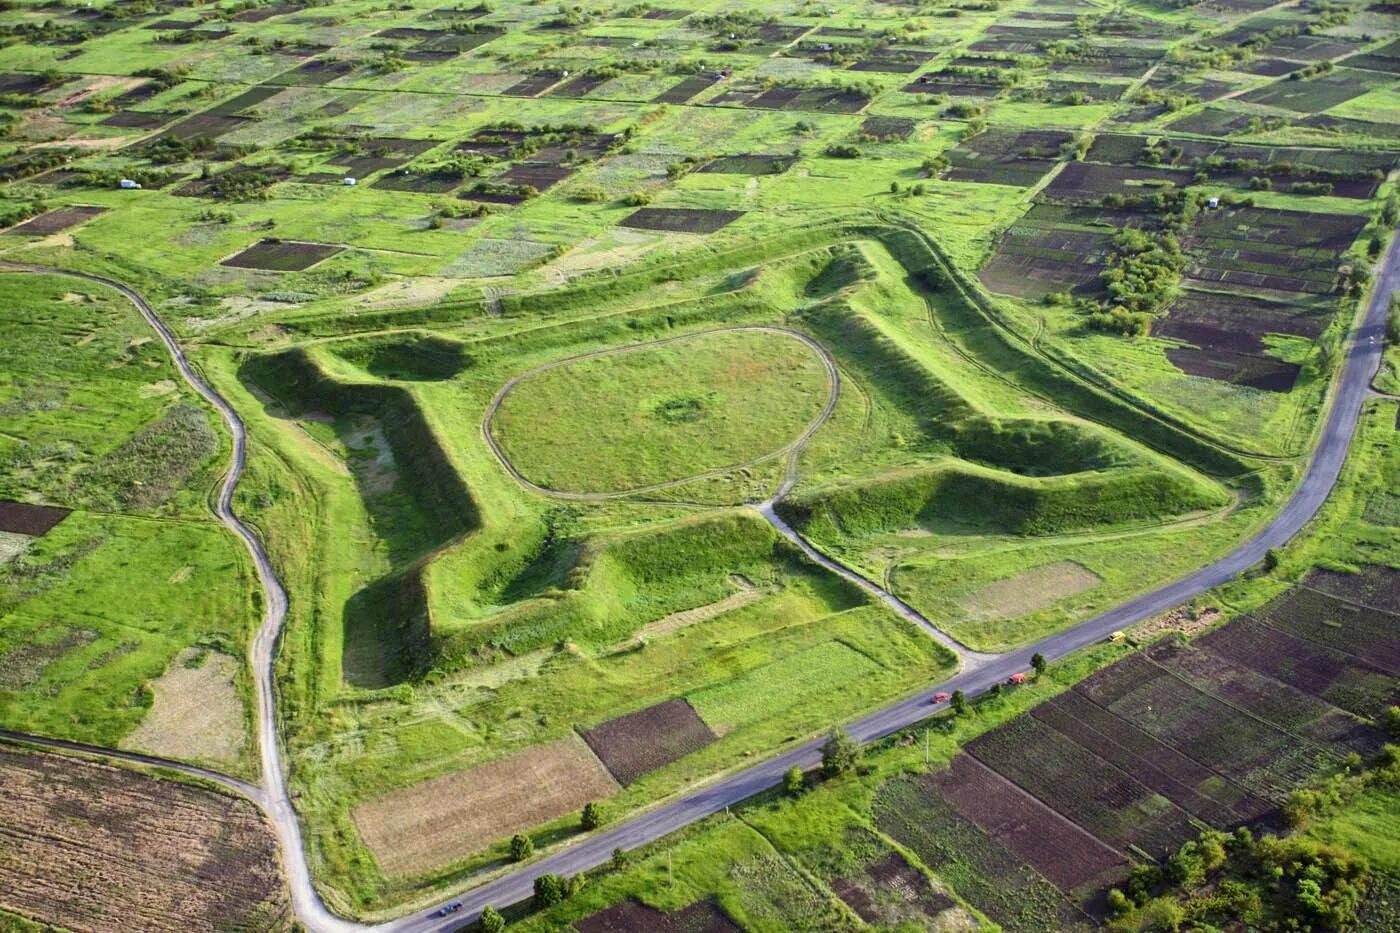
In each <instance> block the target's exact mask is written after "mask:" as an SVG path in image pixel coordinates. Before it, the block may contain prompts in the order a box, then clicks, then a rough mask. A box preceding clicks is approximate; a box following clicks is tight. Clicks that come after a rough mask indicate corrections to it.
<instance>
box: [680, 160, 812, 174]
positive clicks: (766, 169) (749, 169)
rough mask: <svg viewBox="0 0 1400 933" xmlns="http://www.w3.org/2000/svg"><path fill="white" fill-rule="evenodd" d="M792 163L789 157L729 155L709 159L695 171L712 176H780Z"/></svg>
mask: <svg viewBox="0 0 1400 933" xmlns="http://www.w3.org/2000/svg"><path fill="white" fill-rule="evenodd" d="M792 162H793V160H792V157H791V156H780V155H729V156H720V157H719V158H717V159H711V160H710V161H709V162H706V163H705V164H704V165H702V166H701V167H700V168H699V169H697V171H700V172H705V173H708V174H712V175H781V174H782V173H783V172H786V171H787V170H788V166H790V165H791V164H792Z"/></svg>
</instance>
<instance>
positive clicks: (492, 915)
mask: <svg viewBox="0 0 1400 933" xmlns="http://www.w3.org/2000/svg"><path fill="white" fill-rule="evenodd" d="M505 928H506V918H505V917H502V916H501V912H500V911H499V910H497V909H496V908H494V907H492V906H490V905H489V904H488V905H487V906H485V907H483V908H481V933H502V931H504V930H505Z"/></svg>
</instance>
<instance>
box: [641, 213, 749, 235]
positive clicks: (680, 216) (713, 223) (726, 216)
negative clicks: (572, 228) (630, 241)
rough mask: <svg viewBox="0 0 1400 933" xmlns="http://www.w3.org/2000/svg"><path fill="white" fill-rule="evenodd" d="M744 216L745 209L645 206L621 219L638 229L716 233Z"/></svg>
mask: <svg viewBox="0 0 1400 933" xmlns="http://www.w3.org/2000/svg"><path fill="white" fill-rule="evenodd" d="M742 216H744V212H743V211H716V210H704V209H698V208H684V207H644V208H642V209H641V210H638V211H637V212H635V213H633V214H631V215H629V216H627V217H626V218H624V219H623V220H622V221H621V224H622V226H624V227H634V228H636V229H638V230H664V231H666V232H667V233H714V232H715V231H716V230H722V229H724V228H725V227H727V226H729V225H730V224H732V223H733V222H734V221H736V220H738V219H739V218H740V217H742Z"/></svg>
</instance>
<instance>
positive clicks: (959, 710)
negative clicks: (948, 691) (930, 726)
mask: <svg viewBox="0 0 1400 933" xmlns="http://www.w3.org/2000/svg"><path fill="white" fill-rule="evenodd" d="M948 702H949V703H951V704H952V706H953V712H954V713H956V714H957V715H959V716H961V715H962V714H963V713H965V712H967V695H966V694H964V693H963V692H962V691H961V690H954V691H953V696H952V698H951V699H950V700H949V701H948Z"/></svg>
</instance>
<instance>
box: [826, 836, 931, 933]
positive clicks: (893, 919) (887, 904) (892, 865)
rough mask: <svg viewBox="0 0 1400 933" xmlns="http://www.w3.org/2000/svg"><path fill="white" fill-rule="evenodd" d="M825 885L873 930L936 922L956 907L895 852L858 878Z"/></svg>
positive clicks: (877, 862)
mask: <svg viewBox="0 0 1400 933" xmlns="http://www.w3.org/2000/svg"><path fill="white" fill-rule="evenodd" d="M829 885H830V887H831V890H832V892H833V893H834V894H835V895H836V896H837V897H839V898H841V900H842V901H843V902H844V903H845V904H846V906H847V907H849V908H851V910H854V911H855V912H856V914H857V915H858V916H859V917H860V919H862V920H864V921H865V922H866V923H869V924H872V925H876V926H883V927H897V926H899V925H900V924H901V923H910V922H913V923H921V922H923V923H927V922H929V921H936V919H937V917H938V915H939V914H941V913H943V911H945V910H947V909H949V908H951V907H955V906H957V901H955V900H953V899H952V898H951V897H949V896H948V895H947V894H946V893H944V892H943V891H940V890H938V889H936V888H935V887H934V886H933V885H932V884H930V883H929V880H928V878H926V877H924V875H923V873H922V872H920V871H919V870H918V869H917V868H915V867H914V866H912V865H910V864H909V863H908V862H907V861H906V860H905V858H904V856H902V855H900V854H899V853H898V852H891V853H889V854H888V855H883V856H881V857H880V858H877V859H874V860H873V861H871V862H869V863H867V864H866V865H865V867H864V868H863V869H862V870H861V872H860V874H859V875H853V876H851V877H846V878H834V879H832V880H831V881H830V882H829Z"/></svg>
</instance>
